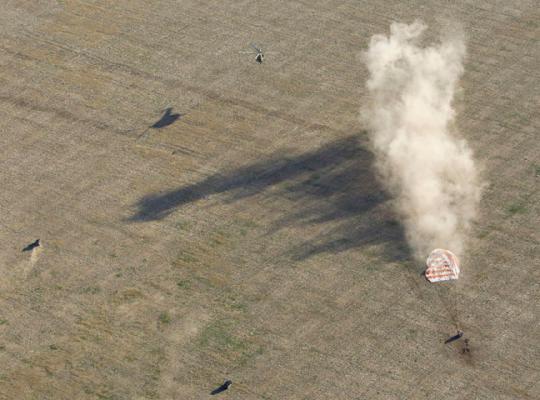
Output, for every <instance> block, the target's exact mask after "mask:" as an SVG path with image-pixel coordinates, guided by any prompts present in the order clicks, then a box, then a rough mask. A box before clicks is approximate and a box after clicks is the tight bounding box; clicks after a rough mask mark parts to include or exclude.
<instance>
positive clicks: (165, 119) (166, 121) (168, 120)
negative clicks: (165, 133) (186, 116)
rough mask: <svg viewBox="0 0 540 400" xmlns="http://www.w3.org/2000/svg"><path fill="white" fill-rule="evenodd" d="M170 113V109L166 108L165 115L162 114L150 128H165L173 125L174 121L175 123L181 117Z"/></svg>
mask: <svg viewBox="0 0 540 400" xmlns="http://www.w3.org/2000/svg"><path fill="white" fill-rule="evenodd" d="M171 111H172V107H169V108H167V109H166V110H165V114H163V116H162V117H161V119H160V120H159V121H157V122H156V123H155V124H154V125H152V126H151V127H150V128H155V129H159V128H163V127H165V126H168V125H171V124H172V123H174V121H176V120H177V119H178V118H180V117H181V116H182V115H181V114H178V113H175V114H172V113H171Z"/></svg>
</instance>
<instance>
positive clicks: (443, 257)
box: [426, 249, 459, 282]
mask: <svg viewBox="0 0 540 400" xmlns="http://www.w3.org/2000/svg"><path fill="white" fill-rule="evenodd" d="M426 264H427V269H426V278H427V280H428V281H430V282H442V281H449V280H452V279H457V278H458V277H459V260H458V258H457V257H456V255H455V254H454V253H452V252H451V251H450V250H444V249H435V250H433V251H432V252H431V254H430V255H429V257H428V259H427V261H426Z"/></svg>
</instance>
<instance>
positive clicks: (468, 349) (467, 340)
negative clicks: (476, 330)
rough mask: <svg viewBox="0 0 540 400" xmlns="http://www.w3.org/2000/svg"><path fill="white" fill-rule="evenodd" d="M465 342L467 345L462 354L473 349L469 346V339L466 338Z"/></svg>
mask: <svg viewBox="0 0 540 400" xmlns="http://www.w3.org/2000/svg"><path fill="white" fill-rule="evenodd" d="M464 342H465V346H464V347H463V349H462V350H461V354H467V353H470V352H471V349H470V348H469V339H465V340H464Z"/></svg>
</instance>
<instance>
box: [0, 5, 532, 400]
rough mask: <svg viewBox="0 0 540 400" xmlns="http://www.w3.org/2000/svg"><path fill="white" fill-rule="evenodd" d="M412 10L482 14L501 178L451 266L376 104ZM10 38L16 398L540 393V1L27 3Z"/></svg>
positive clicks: (465, 16)
mask: <svg viewBox="0 0 540 400" xmlns="http://www.w3.org/2000/svg"><path fill="white" fill-rule="evenodd" d="M4 3H5V2H4ZM150 3H152V4H151V5H149V4H150ZM415 3H417V4H415ZM428 3H429V4H428ZM415 18H421V19H423V20H424V21H425V22H426V23H428V24H429V25H430V26H431V28H432V29H431V30H430V31H429V35H430V36H432V37H436V36H437V33H438V31H437V29H436V28H435V26H437V24H439V25H452V24H455V23H459V24H462V27H463V29H464V31H465V33H466V37H467V44H468V57H467V60H466V65H465V68H466V72H465V75H464V77H463V80H462V82H461V85H462V89H463V90H462V91H460V93H459V98H458V101H457V103H456V104H457V107H458V112H459V114H458V123H457V125H458V128H459V131H460V132H461V133H462V135H463V137H464V138H466V139H467V140H468V141H469V143H470V144H471V146H472V147H473V148H474V150H475V154H476V158H477V160H478V161H479V163H480V164H481V165H482V167H483V170H484V172H483V174H484V178H485V180H486V182H488V185H487V187H486V189H485V192H484V197H483V200H482V204H481V215H480V218H479V220H478V222H477V223H476V225H475V227H474V232H473V235H472V237H471V238H470V241H469V250H468V252H467V254H466V256H465V257H464V259H463V260H462V274H461V277H460V280H459V281H457V282H454V283H451V284H438V285H433V284H429V283H428V282H426V281H425V280H424V279H423V277H422V276H421V272H422V270H423V266H422V265H418V263H415V262H414V261H413V260H411V258H410V254H409V251H408V249H407V245H406V243H405V242H404V240H403V232H402V228H401V226H400V224H399V221H398V220H397V219H396V216H395V215H394V213H393V212H392V208H391V198H389V196H388V195H387V194H386V193H385V192H384V191H383V190H382V188H381V185H380V184H379V183H378V182H377V180H376V179H375V176H374V172H373V155H372V154H371V153H370V151H369V149H368V146H367V134H366V132H365V130H364V128H363V126H362V124H361V123H360V121H359V118H358V115H359V109H360V107H361V105H362V104H363V102H364V101H366V95H367V94H366V91H365V89H364V83H365V81H366V78H367V73H366V70H365V68H364V66H363V65H362V63H361V62H360V60H359V54H360V52H361V51H362V50H363V49H365V48H366V47H367V44H368V41H369V38H370V37H371V35H373V34H375V33H385V32H388V29H389V25H390V23H391V22H393V21H403V22H411V21H413V20H414V19H415ZM0 34H1V41H0V83H1V84H0V115H1V118H0V146H1V149H2V151H1V152H0V166H1V170H0V171H1V172H0V188H1V191H0V211H1V212H0V240H1V243H2V244H3V246H2V247H1V249H0V268H1V273H2V279H1V280H0V365H2V369H1V371H0V398H2V399H70V400H72V399H205V398H209V393H210V392H211V391H212V390H213V389H215V388H216V387H217V386H219V385H220V384H221V383H223V381H224V380H225V379H232V380H233V382H234V383H233V386H232V387H231V388H230V389H229V391H228V392H225V393H222V394H220V396H222V397H223V398H225V397H229V398H234V399H276V400H281V399H321V400H323V399H324V400H327V399H440V400H444V399H473V398H474V399H490V400H491V399H535V398H539V397H540V383H539V382H540V374H539V370H540V363H539V360H540V343H539V336H538V332H539V315H540V313H539V311H540V310H539V308H538V304H539V293H540V292H539V275H540V273H539V271H540V270H539V268H538V265H537V264H538V260H539V259H540V257H539V255H540V254H539V253H540V252H539V231H538V226H539V222H540V221H539V215H540V210H539V204H540V196H539V191H538V184H539V180H540V146H539V140H538V132H539V128H540V118H539V114H538V110H539V103H540V101H539V100H540V94H539V91H538V82H539V78H540V77H539V72H538V71H539V70H540V68H539V67H540V63H539V59H540V47H539V46H538V39H539V37H540V14H539V11H538V4H537V2H535V1H532V0H531V1H511V2H508V1H506V2H502V1H457V2H447V1H429V2H420V1H419V2H403V1H397V0H396V1H386V2H381V1H360V2H358V1H345V2H337V1H322V0H311V1H279V2H278V1H272V2H270V1H242V2H238V1H215V0H212V1H210V0H209V1H201V0H197V1H190V0H185V1H172V0H169V1H159V2H158V1H155V2H148V1H144V0H129V1H127V0H116V1H106V0H84V1H83V0H66V1H53V0H40V1H35V0H32V1H31V0H12V1H8V2H7V3H5V4H3V5H2V7H1V9H0ZM251 42H255V43H257V44H259V45H260V46H262V47H263V49H264V50H265V51H267V56H266V59H265V62H264V63H263V64H261V65H259V64H257V63H256V62H255V59H254V58H255V54H245V53H243V51H246V50H249V44H250V43H251ZM169 107H172V110H171V114H170V115H173V116H169V117H166V118H165V121H163V120H162V123H160V124H157V125H156V127H154V128H151V126H152V125H154V124H156V122H158V121H159V120H160V118H161V117H162V116H163V113H164V110H165V109H166V108H169ZM175 113H178V114H180V116H177V117H174V114H175ZM37 238H40V239H41V241H42V244H43V246H42V248H40V249H39V250H37V251H34V252H33V253H32V254H30V253H27V252H21V249H22V248H23V247H24V246H26V245H27V244H28V243H31V242H32V241H34V240H35V239H37ZM457 329H462V330H463V331H464V332H465V334H464V338H468V340H469V349H470V351H469V352H463V348H464V342H463V340H458V341H455V342H452V343H451V344H448V345H444V343H443V342H444V340H445V339H447V338H448V337H449V336H451V335H453V334H455V332H456V330H457Z"/></svg>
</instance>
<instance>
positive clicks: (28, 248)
mask: <svg viewBox="0 0 540 400" xmlns="http://www.w3.org/2000/svg"><path fill="white" fill-rule="evenodd" d="M39 246H40V243H39V239H38V240H36V241H35V242H32V243H30V244H29V245H28V246H26V247H25V248H24V249H22V251H31V250H33V249H35V248H36V247H39Z"/></svg>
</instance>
